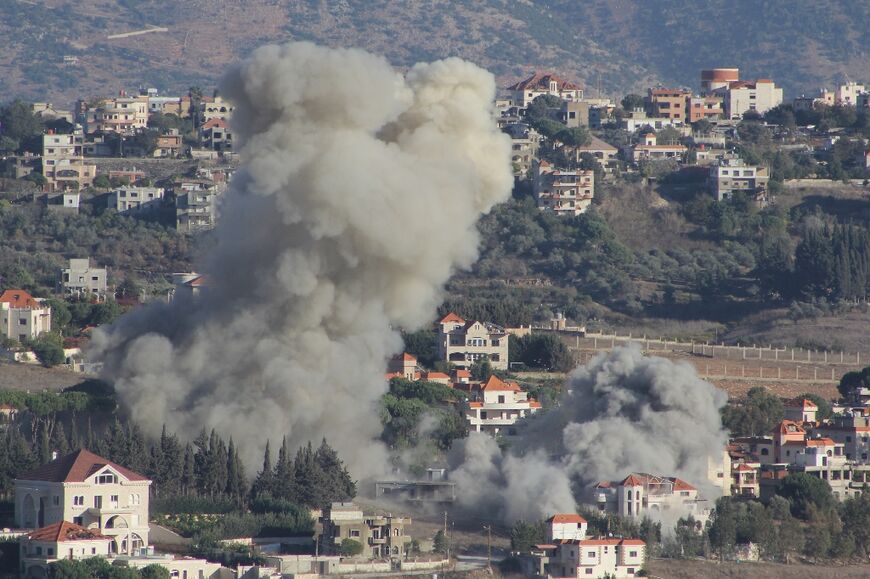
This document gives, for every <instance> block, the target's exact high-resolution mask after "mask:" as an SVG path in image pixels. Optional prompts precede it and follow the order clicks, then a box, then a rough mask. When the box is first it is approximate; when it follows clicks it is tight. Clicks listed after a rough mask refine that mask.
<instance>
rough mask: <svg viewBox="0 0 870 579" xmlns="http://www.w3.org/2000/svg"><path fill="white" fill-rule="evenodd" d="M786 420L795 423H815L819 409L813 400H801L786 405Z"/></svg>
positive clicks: (791, 401) (790, 401)
mask: <svg viewBox="0 0 870 579" xmlns="http://www.w3.org/2000/svg"><path fill="white" fill-rule="evenodd" d="M784 409H785V412H784V416H783V417H784V418H785V419H786V420H793V421H795V422H815V421H816V413H817V412H818V411H819V407H818V406H816V404H815V402H813V401H812V400H807V399H806V398H800V399H796V400H789V401H788V402H786V403H785V404H784Z"/></svg>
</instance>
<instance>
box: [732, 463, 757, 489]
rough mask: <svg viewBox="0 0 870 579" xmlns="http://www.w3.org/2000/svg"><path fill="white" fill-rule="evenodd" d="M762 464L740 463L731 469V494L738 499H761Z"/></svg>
mask: <svg viewBox="0 0 870 579" xmlns="http://www.w3.org/2000/svg"><path fill="white" fill-rule="evenodd" d="M760 469H761V464H760V463H743V462H742V463H739V464H737V465H736V466H734V467H733V468H732V469H731V494H732V495H734V496H737V497H756V498H758V497H760V496H761V488H760V486H759V481H760V480H761V479H760V472H759V471H760Z"/></svg>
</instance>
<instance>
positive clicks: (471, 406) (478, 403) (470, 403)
mask: <svg viewBox="0 0 870 579" xmlns="http://www.w3.org/2000/svg"><path fill="white" fill-rule="evenodd" d="M468 407H469V408H483V404H481V403H480V402H469V403H468Z"/></svg>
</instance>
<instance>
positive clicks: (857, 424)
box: [813, 408, 870, 464]
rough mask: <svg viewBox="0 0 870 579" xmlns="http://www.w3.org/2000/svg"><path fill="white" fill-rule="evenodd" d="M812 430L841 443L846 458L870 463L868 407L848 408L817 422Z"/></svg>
mask: <svg viewBox="0 0 870 579" xmlns="http://www.w3.org/2000/svg"><path fill="white" fill-rule="evenodd" d="M813 432H815V433H818V434H819V435H821V436H823V437H826V438H830V439H831V440H833V441H834V442H837V443H839V444H842V445H843V452H844V454H845V456H846V458H847V459H849V460H851V461H854V462H857V463H861V464H868V463H870V409H867V408H849V409H847V410H845V411H843V412H841V413H839V414H835V415H834V416H832V417H831V418H830V419H829V420H827V421H825V422H824V423H822V424H819V425H818V426H816V427H815V428H814V429H813Z"/></svg>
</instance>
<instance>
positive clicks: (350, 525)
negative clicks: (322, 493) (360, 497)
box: [316, 503, 411, 559]
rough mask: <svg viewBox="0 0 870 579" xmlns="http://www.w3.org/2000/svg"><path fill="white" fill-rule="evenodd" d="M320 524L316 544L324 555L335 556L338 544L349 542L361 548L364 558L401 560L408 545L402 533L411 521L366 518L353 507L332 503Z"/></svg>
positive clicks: (406, 519) (407, 519) (379, 516)
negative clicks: (358, 544)
mask: <svg viewBox="0 0 870 579" xmlns="http://www.w3.org/2000/svg"><path fill="white" fill-rule="evenodd" d="M320 522H321V525H322V527H323V531H322V532H321V534H320V536H319V537H317V538H316V540H317V541H318V542H319V544H320V546H321V548H322V551H321V552H324V553H326V554H331V553H338V552H339V550H340V548H341V542H342V541H344V540H345V539H351V540H353V541H356V542H358V543H360V544H361V545H362V546H363V554H364V556H366V557H370V558H372V559H403V558H404V557H405V555H406V554H407V553H408V548H409V546H410V543H411V536H410V535H408V534H406V532H405V527H406V526H408V525H410V524H411V519H409V518H406V517H393V516H391V515H386V516H381V515H367V514H364V513H363V511H362V509H360V508H359V507H358V506H356V505H355V504H354V503H332V504H331V505H330V506H329V507H327V508H326V509H324V511H323V516H322V517H321V519H320Z"/></svg>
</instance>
